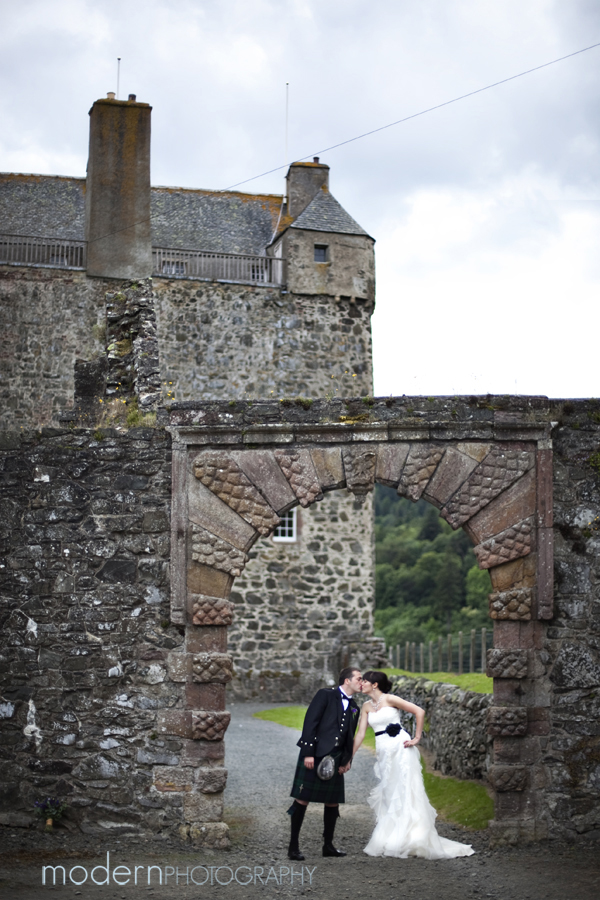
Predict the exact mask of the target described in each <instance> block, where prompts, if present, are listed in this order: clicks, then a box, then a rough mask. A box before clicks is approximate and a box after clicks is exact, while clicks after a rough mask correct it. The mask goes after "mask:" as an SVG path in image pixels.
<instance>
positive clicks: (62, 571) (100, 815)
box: [0, 428, 213, 834]
mask: <svg viewBox="0 0 600 900" xmlns="http://www.w3.org/2000/svg"><path fill="white" fill-rule="evenodd" d="M170 452H171V451H170V438H169V435H168V434H166V433H165V432H164V431H157V430H153V429H132V430H130V431H129V432H117V431H113V430H111V429H104V430H102V429H98V430H97V431H96V432H92V431H88V430H84V429H54V428H47V429H44V430H43V432H42V433H41V434H40V433H38V434H36V435H34V436H31V435H30V436H29V437H25V436H19V435H13V436H12V437H11V438H9V437H7V436H6V435H5V436H4V438H3V440H2V444H1V451H0V473H1V483H2V500H1V516H0V523H1V524H0V542H1V544H0V552H1V559H0V622H1V630H2V635H3V646H2V652H1V658H0V679H1V682H0V683H1V687H0V696H1V702H0V717H2V746H1V758H2V772H3V777H2V787H1V789H0V812H1V818H0V821H1V822H3V823H4V824H10V822H12V821H15V815H16V814H17V813H20V814H21V822H23V818H22V817H23V816H25V821H27V820H28V819H27V817H29V821H31V817H32V814H33V803H34V800H36V799H39V798H41V797H45V796H59V797H64V798H65V799H66V800H67V802H68V804H69V813H68V819H69V820H70V821H72V822H77V823H78V824H79V826H80V827H81V828H82V830H84V831H87V832H90V833H92V832H96V831H98V832H102V833H106V832H109V833H111V834H114V833H115V832H117V831H138V830H148V829H149V830H152V831H159V830H162V829H167V830H177V829H179V827H180V826H184V827H185V824H186V819H185V811H184V807H183V794H182V793H177V792H171V791H168V792H167V791H166V790H165V791H162V790H161V789H160V788H159V789H156V788H153V787H152V784H153V770H154V772H155V773H156V770H157V768H160V767H161V766H167V767H168V766H182V767H185V766H190V767H192V768H190V769H186V768H182V769H181V770H180V771H181V772H183V773H185V772H190V773H192V772H193V773H194V775H195V774H196V773H197V772H198V771H200V770H199V769H197V768H194V767H197V766H198V765H199V762H198V758H197V756H196V757H194V756H193V754H192V753H190V752H188V749H187V744H186V741H182V740H177V739H176V738H170V739H168V740H167V739H165V738H163V737H161V735H160V731H159V728H158V727H157V715H158V712H159V711H160V710H163V709H164V708H165V707H167V708H171V707H176V706H177V705H180V704H181V703H182V686H181V685H180V684H179V683H178V682H173V681H171V680H170V677H169V660H170V659H171V657H172V656H173V654H175V655H176V654H177V651H178V648H180V646H181V644H182V642H183V637H182V635H181V634H180V633H179V630H178V629H177V628H175V627H174V626H173V625H171V624H170V622H169V592H168V567H169V514H170V499H171V464H170ZM189 743H191V742H189ZM212 764H213V763H212V761H211V762H209V763H208V765H212ZM17 819H18V816H17Z"/></svg>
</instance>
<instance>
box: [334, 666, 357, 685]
mask: <svg viewBox="0 0 600 900" xmlns="http://www.w3.org/2000/svg"><path fill="white" fill-rule="evenodd" d="M353 672H360V669H357V668H356V666H346V668H345V669H342V671H341V672H340V677H339V678H338V687H341V686H342V685H343V683H344V682H345V680H346V678H352V673H353Z"/></svg>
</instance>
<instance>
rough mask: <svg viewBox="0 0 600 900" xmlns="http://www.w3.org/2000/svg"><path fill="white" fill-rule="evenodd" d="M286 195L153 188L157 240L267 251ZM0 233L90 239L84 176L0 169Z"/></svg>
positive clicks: (189, 246) (184, 245)
mask: <svg viewBox="0 0 600 900" xmlns="http://www.w3.org/2000/svg"><path fill="white" fill-rule="evenodd" d="M281 200H282V198H281V195H279V196H277V195H276V194H243V193H240V192H235V191H228V192H227V193H222V194H213V193H211V192H210V191H202V190H193V189H188V188H170V187H153V188H152V189H151V199H150V204H151V206H150V210H151V212H150V215H151V217H152V244H153V245H154V246H155V247H169V248H171V247H172V248H177V249H189V250H214V251H217V252H221V253H248V254H251V255H255V254H256V255H258V254H262V253H264V252H265V247H266V246H267V244H268V243H269V241H270V240H271V238H272V236H273V232H274V230H275V227H276V225H277V220H278V218H279V212H280V209H281ZM0 233H1V234H20V235H31V236H33V237H54V238H65V239H67V240H75V241H83V240H85V178H70V177H63V176H57V175H20V174H13V173H0Z"/></svg>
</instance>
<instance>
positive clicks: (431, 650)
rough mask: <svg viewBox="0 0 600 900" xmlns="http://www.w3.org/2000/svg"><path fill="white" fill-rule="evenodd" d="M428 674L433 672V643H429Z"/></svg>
mask: <svg viewBox="0 0 600 900" xmlns="http://www.w3.org/2000/svg"><path fill="white" fill-rule="evenodd" d="M428 671H429V672H433V641H429V669H428Z"/></svg>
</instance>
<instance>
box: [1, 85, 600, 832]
mask: <svg viewBox="0 0 600 900" xmlns="http://www.w3.org/2000/svg"><path fill="white" fill-rule="evenodd" d="M150 113H151V110H150V107H149V106H148V105H147V104H143V103H138V102H137V100H136V98H135V97H134V96H130V98H129V100H128V101H117V100H115V99H114V97H111V96H109V97H108V98H107V99H106V100H100V101H97V102H96V103H94V105H93V107H92V110H91V117H90V154H89V163H88V173H87V178H86V179H83V178H80V179H78V178H52V177H47V176H32V175H14V174H10V175H5V176H0V223H1V224H0V232H1V234H0V252H1V255H0V278H1V285H2V287H1V296H0V310H1V314H2V329H1V331H0V340H1V341H2V349H1V353H0V365H1V366H2V374H3V378H2V392H3V403H2V409H1V411H0V414H1V415H2V429H3V430H2V431H1V432H0V473H1V478H2V494H1V497H0V504H1V517H0V554H2V555H1V557H0V602H1V604H2V606H1V615H2V626H3V627H2V634H3V644H2V651H1V658H0V674H1V678H2V688H1V699H0V721H1V724H2V735H3V742H4V743H3V745H2V746H3V750H2V753H3V774H4V778H3V783H2V786H1V787H0V824H5V825H27V824H29V823H30V822H31V809H32V806H33V801H34V800H35V799H37V798H38V796H39V795H40V793H44V794H45V795H47V794H49V793H51V794H53V795H57V796H65V797H66V798H67V799H68V803H69V816H70V818H71V821H72V822H73V823H74V824H76V825H77V826H78V827H80V828H81V829H82V830H84V831H86V832H88V833H97V834H107V833H110V834H116V833H118V832H124V833H126V832H130V833H135V832H140V831H152V832H155V833H158V832H163V833H165V832H166V833H171V834H173V833H178V834H179V835H180V836H181V837H182V838H184V839H189V840H191V841H193V842H194V843H195V844H198V845H209V846H215V847H219V846H226V845H227V840H228V839H227V825H226V823H225V822H223V802H224V790H225V784H226V778H227V771H226V768H225V766H224V735H225V733H226V729H227V726H228V723H229V713H228V712H227V709H226V706H227V690H229V691H230V692H232V693H233V695H235V696H237V697H240V698H244V697H253V696H261V697H265V698H268V699H274V698H285V699H296V700H301V699H305V698H306V697H307V696H308V695H309V694H310V693H311V692H312V691H313V690H314V688H315V687H317V686H319V685H321V684H327V683H329V682H330V681H331V679H332V678H333V677H334V675H335V672H336V670H337V669H338V668H339V667H340V666H341V665H342V664H346V663H347V662H356V663H357V664H358V665H363V664H367V665H381V664H382V663H383V662H384V661H385V653H384V649H383V647H382V646H381V644H380V642H378V641H377V640H375V639H374V638H372V637H371V634H372V631H371V629H372V613H373V526H372V507H371V503H370V496H371V491H372V489H373V486H374V484H375V483H376V482H377V483H382V484H385V485H388V486H392V487H394V488H396V489H397V491H398V493H399V494H401V495H403V496H406V497H409V498H410V499H412V500H417V499H419V498H420V497H423V498H424V499H426V500H427V501H428V502H430V503H432V504H433V505H434V506H436V507H437V508H438V509H439V511H440V515H441V516H442V517H444V518H445V519H446V520H447V521H448V522H449V523H450V524H451V525H452V527H454V528H459V527H461V528H464V529H465V531H466V532H467V533H468V534H469V536H470V537H471V539H472V540H473V543H474V544H475V553H476V555H477V558H478V560H479V564H480V565H481V566H482V567H483V568H487V569H489V571H490V576H491V580H492V585H493V593H492V594H491V596H490V616H491V618H492V620H493V622H494V647H493V649H492V650H491V651H490V652H489V655H488V671H489V674H490V675H492V676H493V678H494V698H493V703H492V705H491V706H490V708H489V710H488V712H487V713H486V723H487V725H486V727H487V732H488V734H489V736H490V737H491V738H492V739H493V752H492V757H491V760H490V767H489V771H488V777H489V780H490V783H491V784H492V786H493V788H494V790H495V795H496V813H495V819H494V822H493V823H492V829H493V832H494V837H495V840H498V841H507V842H512V843H514V842H520V841H527V840H537V839H540V838H543V837H547V836H556V835H558V836H563V837H564V836H568V837H570V836H573V835H575V834H577V833H581V832H587V831H592V830H594V829H598V828H599V827H600V818H599V813H598V798H599V796H600V789H599V786H598V771H599V765H598V754H599V752H600V745H599V742H598V737H597V735H596V730H595V729H596V726H595V724H594V722H595V720H597V718H598V712H599V705H598V699H597V688H598V687H599V686H600V655H599V651H598V646H599V645H598V640H599V634H598V621H599V620H598V615H597V606H598V597H597V596H596V594H597V590H596V582H597V580H598V578H599V577H600V570H599V569H598V566H597V563H596V558H597V553H596V550H597V544H598V541H597V532H598V525H597V523H598V521H599V520H600V478H599V475H598V472H600V461H599V460H600V407H599V405H598V403H597V402H596V401H591V400H589V401H549V400H548V399H547V398H544V397H532V398H519V397H515V398H510V397H483V398H477V397H470V398H466V397H441V398H427V399H425V398H408V397H400V398H393V397H390V398H387V399H385V400H380V399H374V398H373V397H371V396H370V395H371V392H372V367H371V339H370V316H371V313H372V310H373V303H374V257H373V239H372V238H371V237H369V235H368V234H366V233H365V232H364V230H363V229H362V228H361V227H360V226H359V225H358V224H357V223H356V222H355V221H354V220H353V219H352V218H351V217H350V216H349V215H348V214H347V213H346V212H345V210H344V209H343V208H342V207H341V206H340V204H339V203H338V202H337V201H336V200H335V199H334V198H333V196H332V195H331V193H330V192H329V185H328V174H329V170H328V167H327V166H325V165H323V164H321V163H320V161H319V160H314V161H313V162H312V163H308V164H307V163H294V164H292V165H291V166H290V169H289V172H288V175H287V189H286V196H285V198H284V197H281V196H274V195H250V194H243V193H238V192H211V191H199V190H188V189H180V188H164V187H156V188H153V187H151V184H150V168H149V159H150ZM230 697H231V694H230ZM458 702H460V697H459V698H458V700H457V703H458ZM465 702H466V701H465Z"/></svg>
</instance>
